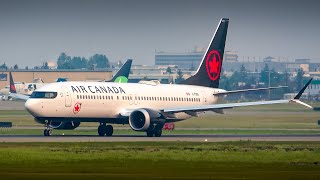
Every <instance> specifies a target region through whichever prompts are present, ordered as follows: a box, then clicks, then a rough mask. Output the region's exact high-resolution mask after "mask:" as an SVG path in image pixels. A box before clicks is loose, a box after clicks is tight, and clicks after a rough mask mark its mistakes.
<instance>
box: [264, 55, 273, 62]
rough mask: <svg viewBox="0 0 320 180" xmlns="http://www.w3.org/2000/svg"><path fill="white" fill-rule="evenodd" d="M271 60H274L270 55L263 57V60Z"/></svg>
mask: <svg viewBox="0 0 320 180" xmlns="http://www.w3.org/2000/svg"><path fill="white" fill-rule="evenodd" d="M273 60H274V58H273V57H271V56H268V57H265V58H263V62H272V61H273Z"/></svg>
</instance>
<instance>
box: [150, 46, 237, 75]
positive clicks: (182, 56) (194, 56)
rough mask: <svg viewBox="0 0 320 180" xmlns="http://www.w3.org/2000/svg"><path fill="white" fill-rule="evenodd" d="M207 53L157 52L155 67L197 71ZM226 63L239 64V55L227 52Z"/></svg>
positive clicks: (197, 51)
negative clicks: (173, 66)
mask: <svg viewBox="0 0 320 180" xmlns="http://www.w3.org/2000/svg"><path fill="white" fill-rule="evenodd" d="M204 53H205V51H204V49H200V50H199V49H195V51H194V52H186V53H167V52H156V55H155V65H175V66H177V67H178V68H184V69H190V70H195V69H197V68H198V66H199V64H200V62H201V60H202V58H203V55H204ZM223 59H224V62H238V55H237V53H236V52H233V51H225V54H224V58H223Z"/></svg>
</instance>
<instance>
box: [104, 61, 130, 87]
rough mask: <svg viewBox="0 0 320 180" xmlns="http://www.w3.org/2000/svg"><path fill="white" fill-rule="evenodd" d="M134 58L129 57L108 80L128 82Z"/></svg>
mask: <svg viewBox="0 0 320 180" xmlns="http://www.w3.org/2000/svg"><path fill="white" fill-rule="evenodd" d="M131 64H132V59H128V60H127V61H126V62H125V63H124V64H123V65H122V66H121V68H120V69H119V70H118V72H117V73H116V74H115V75H114V76H113V78H112V79H111V80H110V81H107V82H118V83H127V82H128V78H129V74H130V70H131Z"/></svg>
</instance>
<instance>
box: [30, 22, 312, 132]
mask: <svg viewBox="0 0 320 180" xmlns="http://www.w3.org/2000/svg"><path fill="white" fill-rule="evenodd" d="M228 23H229V19H226V18H223V19H221V20H220V23H219V25H218V28H217V30H216V32H215V35H214V36H213V38H212V40H211V43H210V45H209V47H208V49H207V51H206V53H205V55H204V57H203V59H202V62H201V64H200V66H199V68H198V70H197V72H196V74H195V75H194V76H192V77H190V78H189V79H186V80H185V81H183V82H182V83H181V84H159V83H155V82H145V83H136V84H135V83H124V84H121V83H113V82H59V83H52V84H48V85H46V86H44V87H42V88H39V89H37V90H36V91H34V92H33V94H32V95H31V96H30V98H29V99H28V100H27V102H26V103H25V107H26V109H27V111H28V112H29V113H30V114H32V115H33V116H34V117H35V120H36V121H37V122H39V123H42V124H45V125H46V127H47V128H46V129H45V130H44V135H45V136H50V134H51V128H52V127H54V126H60V125H63V127H64V128H65V129H68V128H69V129H72V128H73V129H74V128H76V127H78V126H79V124H80V122H99V123H100V125H99V128H98V134H99V135H100V136H104V135H107V136H111V135H112V134H113V127H112V126H111V125H107V124H129V125H130V127H131V128H132V129H133V130H135V131H145V132H146V134H147V136H149V137H152V136H156V137H159V136H161V134H162V127H163V125H164V123H166V122H177V121H181V120H185V119H188V118H191V117H194V116H198V115H199V113H201V112H204V111H213V112H217V113H223V110H224V109H228V108H234V107H241V106H253V105H265V104H280V103H290V102H295V103H299V104H301V105H304V106H307V107H309V108H312V107H311V106H309V105H307V104H305V103H303V102H301V101H299V98H300V96H301V94H302V93H303V92H304V90H305V89H306V87H307V86H308V85H309V84H310V82H311V80H310V81H309V82H308V83H307V84H306V85H305V86H304V88H303V89H302V90H301V91H300V92H299V93H298V94H297V95H296V97H295V98H294V99H291V100H289V99H288V100H273V101H258V102H243V103H230V104H223V103H221V101H222V100H223V98H224V96H225V95H227V94H230V93H243V92H247V91H255V90H263V89H266V88H262V89H247V90H238V91H226V90H223V89H219V88H218V86H219V79H220V72H221V66H222V60H223V59H222V58H223V54H224V47H225V41H226V36H227V29H228Z"/></svg>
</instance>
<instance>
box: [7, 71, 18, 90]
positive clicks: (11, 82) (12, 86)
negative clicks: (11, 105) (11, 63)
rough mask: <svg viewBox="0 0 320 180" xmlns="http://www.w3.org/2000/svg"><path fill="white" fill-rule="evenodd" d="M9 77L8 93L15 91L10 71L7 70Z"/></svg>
mask: <svg viewBox="0 0 320 180" xmlns="http://www.w3.org/2000/svg"><path fill="white" fill-rule="evenodd" d="M9 79H10V90H9V92H10V93H17V90H16V86H15V85H14V81H13V77H12V74H11V72H9Z"/></svg>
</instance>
